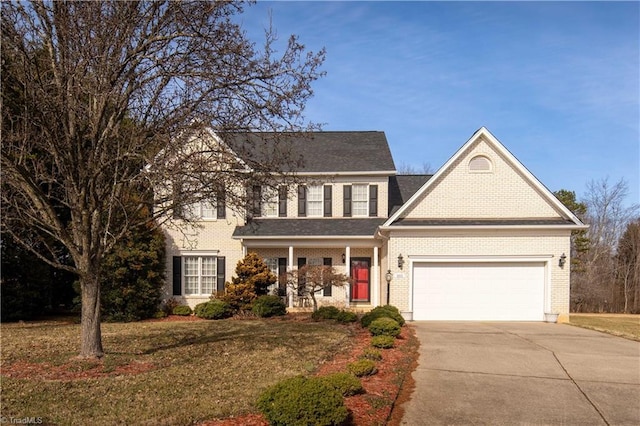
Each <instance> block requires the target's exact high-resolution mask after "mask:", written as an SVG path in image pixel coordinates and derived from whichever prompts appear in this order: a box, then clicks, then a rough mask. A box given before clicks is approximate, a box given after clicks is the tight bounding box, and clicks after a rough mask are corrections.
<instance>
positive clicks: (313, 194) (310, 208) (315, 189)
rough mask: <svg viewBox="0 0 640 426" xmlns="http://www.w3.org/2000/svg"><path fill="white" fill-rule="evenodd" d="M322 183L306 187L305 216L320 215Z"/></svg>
mask: <svg viewBox="0 0 640 426" xmlns="http://www.w3.org/2000/svg"><path fill="white" fill-rule="evenodd" d="M322 213H323V211H322V185H313V186H308V187H307V216H322Z"/></svg>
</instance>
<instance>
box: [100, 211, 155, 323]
mask: <svg viewBox="0 0 640 426" xmlns="http://www.w3.org/2000/svg"><path fill="white" fill-rule="evenodd" d="M165 250H166V248H165V239H164V233H163V232H162V231H161V230H160V229H158V228H156V227H155V226H154V225H153V224H152V223H149V224H148V225H147V226H146V229H140V230H136V231H135V232H133V231H131V232H128V233H127V234H125V236H124V238H123V239H122V240H120V242H119V243H118V244H116V246H115V247H114V248H113V249H112V250H111V251H110V252H108V253H106V254H105V256H104V259H103V265H102V268H103V271H104V273H103V275H102V277H101V282H100V286H101V289H102V298H101V299H102V303H101V309H102V317H103V318H104V319H106V320H108V321H137V320H140V319H144V318H151V317H153V315H154V314H155V313H156V312H157V311H158V306H160V302H161V296H162V287H163V286H164V284H165Z"/></svg>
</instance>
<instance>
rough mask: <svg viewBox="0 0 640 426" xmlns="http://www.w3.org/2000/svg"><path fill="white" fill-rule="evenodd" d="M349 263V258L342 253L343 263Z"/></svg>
mask: <svg viewBox="0 0 640 426" xmlns="http://www.w3.org/2000/svg"><path fill="white" fill-rule="evenodd" d="M346 261H347V256H346V255H345V254H344V253H342V263H345V262H346Z"/></svg>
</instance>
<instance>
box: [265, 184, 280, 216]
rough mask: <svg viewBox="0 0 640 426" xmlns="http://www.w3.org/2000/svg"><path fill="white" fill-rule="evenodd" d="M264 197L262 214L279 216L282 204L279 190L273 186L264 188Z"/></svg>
mask: <svg viewBox="0 0 640 426" xmlns="http://www.w3.org/2000/svg"><path fill="white" fill-rule="evenodd" d="M262 191H263V194H264V199H263V200H262V202H261V203H260V204H261V205H260V215H261V216H262V217H278V213H279V212H278V208H279V205H280V203H279V202H280V199H279V192H278V190H277V189H274V188H271V187H263V188H262Z"/></svg>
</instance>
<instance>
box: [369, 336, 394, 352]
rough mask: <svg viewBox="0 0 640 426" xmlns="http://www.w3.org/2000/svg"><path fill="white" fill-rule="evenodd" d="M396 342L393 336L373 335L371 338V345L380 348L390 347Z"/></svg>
mask: <svg viewBox="0 0 640 426" xmlns="http://www.w3.org/2000/svg"><path fill="white" fill-rule="evenodd" d="M395 343H396V338H395V337H393V336H373V337H372V338H371V346H373V347H374V348H380V349H391V348H392V347H393V345H395Z"/></svg>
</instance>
